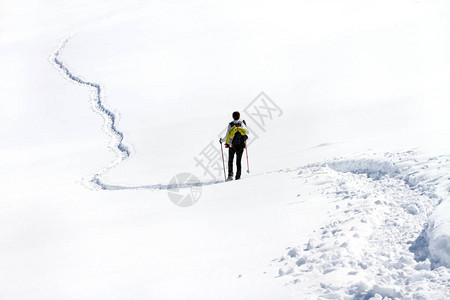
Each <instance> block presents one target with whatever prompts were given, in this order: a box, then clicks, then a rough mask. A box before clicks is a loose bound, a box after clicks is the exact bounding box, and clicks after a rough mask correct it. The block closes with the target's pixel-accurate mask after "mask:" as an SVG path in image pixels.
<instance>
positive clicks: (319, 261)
mask: <svg viewBox="0 0 450 300" xmlns="http://www.w3.org/2000/svg"><path fill="white" fill-rule="evenodd" d="M421 161H422V162H421V163H419V162H418V160H416V159H415V155H414V154H413V153H412V152H408V153H401V154H389V153H388V154H385V155H384V157H376V158H362V159H353V160H348V159H340V160H337V161H334V162H331V163H328V164H315V165H309V166H306V167H304V168H301V169H300V172H299V177H300V178H302V179H304V180H305V181H306V182H307V183H308V184H313V185H317V186H318V189H319V190H321V192H322V193H323V194H325V195H326V196H327V198H329V199H330V200H332V201H333V202H335V203H336V206H335V210H334V211H330V212H328V213H329V219H330V222H329V223H328V224H326V225H325V226H323V227H322V228H320V229H319V230H317V231H316V232H315V233H314V234H313V236H312V237H311V239H310V240H309V242H308V243H307V244H306V245H305V246H301V247H291V248H289V249H288V251H287V253H286V255H284V256H282V257H281V258H278V259H276V261H278V262H277V264H280V265H281V266H280V269H279V275H280V276H282V278H287V279H288V281H287V282H286V284H288V285H299V287H300V286H301V287H303V288H304V289H306V290H307V291H308V292H309V293H310V295H320V297H319V298H321V299H371V298H372V297H373V299H382V298H383V297H388V298H392V299H394V298H399V299H446V297H448V295H450V287H449V285H448V282H449V279H450V273H449V269H447V268H445V267H440V264H439V259H440V257H442V256H441V255H439V254H443V253H445V252H446V251H448V248H447V247H448V245H446V244H445V243H442V242H441V243H440V244H439V246H437V247H436V248H437V249H436V250H435V252H436V251H440V252H441V253H437V255H436V256H437V257H438V258H434V257H433V255H432V252H433V249H432V248H431V250H432V251H431V253H430V249H429V246H430V245H429V243H430V239H429V237H428V235H430V234H433V232H431V233H430V231H429V228H428V227H427V222H429V216H430V215H431V214H432V212H433V211H434V210H435V208H436V206H437V205H438V204H439V203H441V202H442V201H443V198H442V197H441V196H439V195H438V194H441V193H440V192H439V188H442V183H443V181H441V180H440V179H441V178H442V174H445V173H447V172H449V170H450V164H449V163H448V162H449V160H448V158H446V157H440V158H432V159H429V160H428V161H427V163H426V164H423V160H421ZM430 169H432V170H436V172H435V173H432V174H433V176H431V177H427V176H426V174H430V172H428V171H429V170H430ZM424 171H427V172H424ZM441 190H445V188H444V189H441ZM442 195H443V196H444V197H448V194H445V193H444V194H442ZM446 237H447V238H448V235H446V236H445V235H444V237H443V238H444V239H445V238H446ZM431 242H433V241H432V240H431ZM430 296H431V297H432V298H430ZM305 298H306V299H307V298H308V296H306V297H305Z"/></svg>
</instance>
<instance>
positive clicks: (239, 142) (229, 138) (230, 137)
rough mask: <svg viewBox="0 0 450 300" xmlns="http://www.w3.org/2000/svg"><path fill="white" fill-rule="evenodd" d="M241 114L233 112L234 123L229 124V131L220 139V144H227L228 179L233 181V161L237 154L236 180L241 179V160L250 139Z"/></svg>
mask: <svg viewBox="0 0 450 300" xmlns="http://www.w3.org/2000/svg"><path fill="white" fill-rule="evenodd" d="M240 117H241V114H240V113H239V112H238V111H235V112H233V121H231V122H230V123H229V124H228V130H227V134H226V135H225V137H224V138H223V139H222V138H221V139H219V142H220V143H225V148H228V178H227V181H229V180H233V160H234V155H235V154H236V180H238V179H239V178H241V159H242V154H243V153H244V149H245V146H246V144H245V141H246V140H247V139H248V130H247V123H246V122H245V120H242V121H241V120H240Z"/></svg>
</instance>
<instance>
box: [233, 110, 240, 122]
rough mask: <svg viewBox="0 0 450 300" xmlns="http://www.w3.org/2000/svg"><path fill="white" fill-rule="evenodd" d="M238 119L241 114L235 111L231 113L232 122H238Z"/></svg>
mask: <svg viewBox="0 0 450 300" xmlns="http://www.w3.org/2000/svg"><path fill="white" fill-rule="evenodd" d="M240 117H241V114H240V113H239V112H238V111H235V112H234V113H233V120H239V118H240Z"/></svg>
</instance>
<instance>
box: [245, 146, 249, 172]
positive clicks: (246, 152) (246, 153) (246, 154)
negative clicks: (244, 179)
mask: <svg viewBox="0 0 450 300" xmlns="http://www.w3.org/2000/svg"><path fill="white" fill-rule="evenodd" d="M245 156H247V173H250V167H249V166H248V151H247V141H245Z"/></svg>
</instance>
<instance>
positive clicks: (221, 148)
mask: <svg viewBox="0 0 450 300" xmlns="http://www.w3.org/2000/svg"><path fill="white" fill-rule="evenodd" d="M220 150H222V163H223V177H224V178H225V181H227V175H225V159H224V158H223V147H222V141H220Z"/></svg>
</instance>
